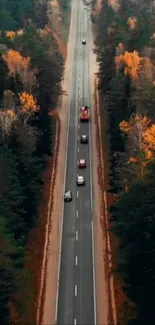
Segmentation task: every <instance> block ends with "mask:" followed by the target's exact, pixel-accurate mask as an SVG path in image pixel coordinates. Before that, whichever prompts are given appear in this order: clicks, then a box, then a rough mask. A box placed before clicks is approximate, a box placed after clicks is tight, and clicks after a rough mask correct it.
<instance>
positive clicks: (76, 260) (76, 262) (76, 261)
mask: <svg viewBox="0 0 155 325" xmlns="http://www.w3.org/2000/svg"><path fill="white" fill-rule="evenodd" d="M75 264H76V265H78V257H77V256H76V258H75Z"/></svg>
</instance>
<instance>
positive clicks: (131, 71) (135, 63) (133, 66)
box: [115, 51, 142, 79]
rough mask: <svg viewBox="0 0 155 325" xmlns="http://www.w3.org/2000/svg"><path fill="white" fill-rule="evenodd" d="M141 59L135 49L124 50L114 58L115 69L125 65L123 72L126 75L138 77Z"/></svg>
mask: <svg viewBox="0 0 155 325" xmlns="http://www.w3.org/2000/svg"><path fill="white" fill-rule="evenodd" d="M141 61H142V58H141V57H140V56H139V53H138V52H137V51H134V52H127V51H125V53H124V54H122V55H120V56H117V57H116V58H115V62H116V68H117V70H119V69H120V68H121V67H122V66H123V65H125V70H124V73H125V74H126V75H127V74H128V75H130V76H131V77H132V78H133V79H136V78H137V77H138V74H139V69H140V64H141Z"/></svg>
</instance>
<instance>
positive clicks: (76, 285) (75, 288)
mask: <svg viewBox="0 0 155 325" xmlns="http://www.w3.org/2000/svg"><path fill="white" fill-rule="evenodd" d="M75 296H77V285H75Z"/></svg>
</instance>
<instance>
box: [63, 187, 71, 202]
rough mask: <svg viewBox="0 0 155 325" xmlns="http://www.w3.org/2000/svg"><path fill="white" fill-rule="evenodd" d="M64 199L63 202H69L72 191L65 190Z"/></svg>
mask: <svg viewBox="0 0 155 325" xmlns="http://www.w3.org/2000/svg"><path fill="white" fill-rule="evenodd" d="M64 201H65V202H70V201H72V192H71V191H69V190H67V191H66V192H65V195H64Z"/></svg>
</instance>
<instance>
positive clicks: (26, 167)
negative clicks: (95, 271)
mask: <svg viewBox="0 0 155 325" xmlns="http://www.w3.org/2000/svg"><path fill="white" fill-rule="evenodd" d="M47 6H48V1H38V0H37V1H36V0H27V1H25V0H20V1H19V0H14V1H9V0H5V1H4V0H0V323H1V324H3V325H6V324H7V325H8V324H12V323H14V324H21V323H22V324H28V323H29V324H31V323H32V322H33V317H32V316H33V315H32V313H31V311H30V310H29V307H30V304H31V305H33V304H34V303H35V298H34V297H35V289H36V288H35V287H34V286H33V283H32V274H31V272H30V270H29V269H28V267H27V265H28V264H29V261H28V256H27V254H26V248H27V244H28V237H29V234H30V232H31V230H32V229H33V228H34V227H35V226H36V223H37V220H38V214H39V211H38V206H39V203H40V201H41V198H42V191H43V180H42V177H41V176H42V172H43V171H44V169H45V167H46V159H45V157H46V156H51V155H53V148H54V145H53V144H54V143H53V142H54V133H55V120H54V117H53V118H52V117H51V116H50V115H49V111H50V110H52V109H53V108H55V106H56V103H57V99H58V96H59V95H60V93H61V86H60V82H61V79H62V74H63V66H64V62H63V57H62V55H61V54H60V51H59V47H58V43H57V40H56V38H55V37H54V35H53V33H52V30H51V28H50V25H48V21H49V17H48V11H47V9H48V7H47ZM47 25H48V27H47ZM51 49H52V50H51ZM51 139H53V142H51ZM28 302H29V305H28ZM12 321H13V322H12Z"/></svg>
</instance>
